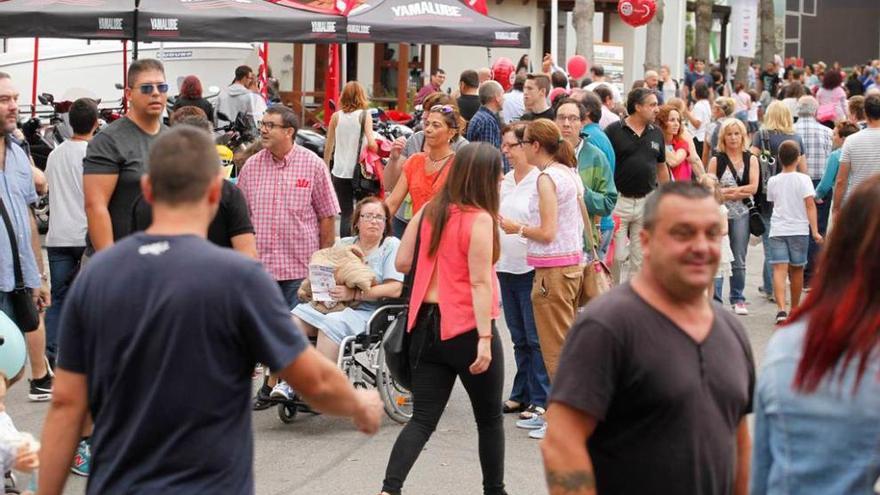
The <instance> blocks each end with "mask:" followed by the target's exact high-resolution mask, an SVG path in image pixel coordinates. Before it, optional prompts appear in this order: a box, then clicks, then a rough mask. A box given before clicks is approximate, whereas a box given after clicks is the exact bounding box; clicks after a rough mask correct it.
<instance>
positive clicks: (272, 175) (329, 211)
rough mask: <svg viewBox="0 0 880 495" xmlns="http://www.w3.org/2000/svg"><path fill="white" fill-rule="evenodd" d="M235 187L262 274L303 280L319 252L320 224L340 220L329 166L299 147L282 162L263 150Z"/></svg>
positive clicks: (249, 160) (280, 278) (245, 168)
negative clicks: (251, 227)
mask: <svg viewBox="0 0 880 495" xmlns="http://www.w3.org/2000/svg"><path fill="white" fill-rule="evenodd" d="M238 187H239V189H241V191H242V193H243V194H244V197H245V199H246V200H247V203H248V209H249V210H250V214H251V220H252V221H253V223H254V231H255V234H256V237H257V251H258V252H259V253H260V260H261V261H262V262H263V265H264V266H265V267H266V270H268V271H269V273H271V274H272V276H273V277H275V280H294V279H302V278H306V277H307V276H308V274H309V259H310V258H311V257H312V254H313V253H314V252H315V251H317V250H318V248H319V242H320V228H319V224H320V220H321V219H322V218H327V217H333V216H336V215H338V214H339V201H337V200H336V193H335V192H334V191H333V186H332V184H331V182H330V171H329V169H328V168H327V165H325V164H324V161H323V160H321V159H320V158H318V155H316V154H314V153H312V152H311V151H309V150H308V149H306V148H304V147H302V146H296V145H294V147H293V149H291V150H290V152H288V153H287V155H286V156H285V157H284V159H282V160H278V159H276V158H275V157H274V156H273V155H272V153H270V152H269V150H262V151H260V152H259V153H257V154H256V155H254V156H252V157H251V158H249V159H248V161H247V163H246V164H245V166H244V168H243V169H242V170H241V175H239V177H238Z"/></svg>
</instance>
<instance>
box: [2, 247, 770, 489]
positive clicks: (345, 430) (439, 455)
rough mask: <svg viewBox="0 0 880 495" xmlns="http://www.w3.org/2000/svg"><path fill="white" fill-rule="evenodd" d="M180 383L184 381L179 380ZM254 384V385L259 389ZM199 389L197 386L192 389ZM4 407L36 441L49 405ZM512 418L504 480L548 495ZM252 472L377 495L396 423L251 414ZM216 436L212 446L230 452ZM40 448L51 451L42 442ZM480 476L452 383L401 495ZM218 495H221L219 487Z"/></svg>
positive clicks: (269, 484) (761, 325) (751, 326)
mask: <svg viewBox="0 0 880 495" xmlns="http://www.w3.org/2000/svg"><path fill="white" fill-rule="evenodd" d="M762 260H763V254H762V250H761V246H760V245H758V246H750V247H749V255H748V258H747V261H748V274H747V277H746V284H747V288H746V297H747V299H748V301H749V311H750V315H749V316H744V317H741V318H740V321H741V322H742V323H743V325H745V326H746V329H747V331H748V334H749V337H750V341H751V344H752V348H753V350H754V353H755V357H756V359H757V360H758V363H759V364H760V361H761V358H762V357H763V354H764V347H765V345H766V343H767V340H768V339H769V337H770V335H771V333H772V331H773V328H774V316H775V315H776V306H775V305H774V304H772V303H770V302H768V301H766V300H765V299H764V298H763V297H762V296H761V295H760V294H759V293H758V290H757V287H758V285H759V282H760V277H761V271H760V270H761V261H762ZM499 323H500V325H499V327H500V330H501V332H500V333H501V335H502V338H503V340H504V344H505V345H504V348H505V353H504V360H505V375H506V384H505V394H506V393H508V392H509V390H510V384H511V382H512V380H513V375H514V372H515V365H514V361H513V348H512V345H511V343H510V339H509V335H508V333H507V332H506V327H505V325H504V323H503V320H502V321H501V322H499ZM181 379H182V380H185V379H186V377H183V376H182V377H181ZM258 384H259V383H258V380H254V387H255V388H256V386H257V385H258ZM193 386H198V384H195V383H194V384H193ZM6 408H7V411H8V412H9V414H10V415H11V417H12V418H13V420H14V421H15V423H16V426H17V427H18V428H19V430H21V431H27V432H31V433H33V434H34V435H35V436H39V435H40V433H41V430H42V425H43V420H44V418H45V415H46V411H47V409H48V403H33V402H29V401H28V399H27V386H26V382H22V383H19V384H17V385H16V386H14V387H12V388H11V389H10V390H9V392H8V395H7V400H6ZM515 422H516V417H515V415H506V416H505V420H504V425H505V436H506V454H505V464H506V466H505V481H506V484H507V490H508V492H509V493H510V494H511V495H521V494H543V493H547V491H546V487H545V484H544V478H543V470H542V464H541V456H540V452H539V450H538V442H537V441H535V440H531V439H529V438H528V436H527V432H526V431H525V430H519V429H517V428H516V427H515ZM253 428H254V466H253V468H254V472H255V478H256V493H257V494H260V495H263V494H279V495H280V494H332V495H336V494H339V495H342V494H345V495H355V494H363V495H375V494H377V493H379V490H380V488H381V486H382V479H383V477H384V472H385V465H386V463H387V461H388V457H389V455H390V453H391V448H392V446H393V444H394V441H395V439H396V438H397V435H398V433H399V432H400V430H401V426H400V425H399V424H397V423H395V422H393V421H392V420H391V419H389V418H387V417H386V418H385V420H384V423H383V425H382V428H381V431H380V432H379V433H378V434H377V435H375V436H373V437H366V436H364V435H361V434H359V433H357V432H356V431H355V430H354V428H353V427H352V425H351V424H350V423H349V422H348V421H347V420H344V419H339V418H332V417H328V416H309V415H304V414H301V415H299V416H297V418H296V419H295V421H294V422H293V423H292V424H283V423H282V422H281V421H280V419H279V418H278V415H277V412H276V409H275V408H272V409H269V410H266V411H260V412H255V413H254V417H253ZM225 440H226V439H223V438H218V439H217V444H216V448H218V449H232V448H235V447H234V446H233V444H232V442H229V441H225ZM43 448H52V446H51V445H43ZM481 480H482V476H481V474H480V464H479V460H478V456H477V433H476V425H475V423H474V420H473V416H472V413H471V408H470V403H469V401H468V398H467V395H466V394H465V392H464V389H463V387H461V385H460V384H457V385H456V388H455V390H454V391H453V394H452V397H451V398H450V401H449V404H448V406H447V408H446V412H445V413H444V415H443V418H442V419H441V420H440V424H439V425H438V427H437V431H436V432H435V433H434V436H433V437H432V438H431V440H430V441H429V442H428V444H427V446H426V447H425V449H424V451H423V452H422V455H421V457H420V458H419V460H418V462H417V463H416V465H415V467H414V468H413V470H412V472H411V473H410V476H409V478H408V480H407V484H406V487H405V488H406V493H408V494H413V495H415V494H418V495H440V494H443V495H451V494H466V495H472V494H480V493H482V489H481V486H482V485H481ZM84 491H85V479H84V478H79V477H77V476H75V475H72V474H71V475H70V477H69V479H68V482H67V487H66V490H65V492H64V493H66V494H80V493H84ZM217 493H223V489H222V487H218V492H217Z"/></svg>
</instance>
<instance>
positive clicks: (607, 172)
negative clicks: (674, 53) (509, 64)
mask: <svg viewBox="0 0 880 495" xmlns="http://www.w3.org/2000/svg"><path fill="white" fill-rule="evenodd" d="M872 67H875V68H876V71H877V72H880V64H877V65H872ZM820 69H821V70H820ZM866 70H867V69H866ZM749 73H750V76H749V78H748V80H747V81H744V82H742V83H738V84H736V85H735V86H734V87H731V84H729V83H725V81H724V80H723V77H722V78H721V79H720V80H719V78H718V77H716V76H718V75H719V74H720V72H717V71H710V72H709V73H707V72H706V66H705V62H704V61H702V60H694V61H693V66H692V67H690V66H689V67H688V70H687V73H686V74H685V75H684V77H683V78H682V79H681V80H676V79H675V78H673V77H672V74H671V72H670V70H669V68H668V67H663V68H661V69H660V71H659V72H655V71H647V72H646V73H645V74H644V77H643V79H641V80H639V81H637V82H636V84H634V87H633V88H632V89H631V90H630V91H628V92H626V91H623V90H622V88H620V87H618V85H617V84H614V83H611V82H610V81H608V80H607V79H606V78H605V74H604V70H603V68H602V67H601V66H599V65H594V66H593V67H592V68H591V69H590V73H589V75H588V76H587V77H585V78H583V79H582V80H574V79H571V78H569V77H568V76H567V75H566V74H565V73H564V72H562V71H561V69H559V68H558V67H555V65H554V64H553V63H552V61H551V60H550V58H549V57H545V59H544V60H543V61H542V67H541V70H538V71H534V70H533V69H532V67H531V64H530V62H529V61H528V59H525V58H524V60H520V63H519V64H518V66H517V70H516V74H515V76H514V77H513V78H512V80H511V79H508V80H495V79H493V78H492V77H493V74H492V72H491V71H488V70H484V69H480V70H467V71H464V72H463V73H462V74H461V75H460V78H459V81H458V86H457V91H455V94H449V93H447V92H444V91H443V90H442V87H443V85H444V83H446V81H447V75H446V73H445V72H444V71H443V70H440V69H437V70H435V71H434V72H433V73H432V74H430V79H429V81H428V84H426V85H425V86H424V88H421V89H420V90H419V91H418V93H417V95H416V100H415V102H414V103H416V104H420V105H422V108H423V109H424V112H423V117H422V122H421V130H419V131H418V132H415V133H414V134H413V135H412V136H410V137H409V138H399V139H397V140H396V141H394V142H393V143H392V144H391V149H390V156H389V158H388V160H387V163H386V164H385V167H384V171H383V174H382V180H383V184H382V189H381V190H380V194H378V195H364V194H360V193H359V192H358V191H359V189H358V188H356V187H354V185H353V180H355V178H356V177H357V176H358V174H359V173H360V167H362V163H361V162H362V156H363V154H364V152H365V151H375V150H376V149H377V143H376V140H375V137H374V133H373V126H374V122H372V117H371V115H370V113H369V111H368V107H369V100H368V98H367V95H366V91H365V89H364V88H363V86H362V85H361V84H359V83H358V82H356V81H352V82H349V83H347V84H346V85H345V87H344V89H343V91H342V93H341V96H340V101H339V102H338V110H337V111H336V112H335V113H334V114H333V116H332V118H331V119H330V124H329V127H328V136H327V143H326V149H325V153H324V156H318V155H317V154H315V153H313V152H312V151H310V150H308V149H306V148H305V147H303V146H300V145H297V144H296V143H295V136H296V134H297V131H298V129H299V128H300V126H301V122H299V119H298V118H297V116H296V114H295V113H294V111H293V110H291V109H290V108H288V107H286V106H284V105H282V104H272V105H266V102H265V101H261V102H260V103H255V101H254V98H255V95H256V93H254V92H253V91H252V86H253V84H254V83H255V78H254V74H253V71H252V70H251V69H250V68H248V67H246V66H242V67H239V68H238V69H236V71H235V77H234V82H233V84H231V85H230V86H229V87H228V88H226V89H224V90H223V92H222V93H221V94H220V95H219V97H218V99H217V101H216V103H215V104H214V105H212V104H211V103H210V102H208V101H206V100H204V99H203V98H201V94H200V93H201V91H200V86H201V84H200V82H199V81H198V78H196V77H195V76H190V77H188V78H186V79H185V80H184V84H183V86H182V88H181V98H179V99H178V100H177V102H176V105H175V110H174V112H173V113H172V114H171V115H170V116H169V117H170V119H169V123H170V128H169V127H166V125H165V123H164V122H163V116H164V113H165V110H166V102H167V92H168V88H169V86H168V84H167V82H166V79H165V72H164V68H163V66H162V64H161V63H160V62H158V61H156V60H150V59H142V60H138V61H136V62H134V63H132V65H131V66H130V68H129V71H128V84H129V87H128V88H126V98H127V100H128V101H129V105H130V109H129V111H128V113H127V115H126V116H124V117H122V118H121V119H119V120H117V121H115V122H113V123H112V124H110V125H108V126H106V127H105V128H103V129H101V130H100V131H98V132H97V133H96V129H97V123H98V110H97V106H96V104H95V102H93V101H91V100H88V99H81V100H77V101H76V102H74V103H73V105H72V107H71V110H70V114H69V119H70V123H71V126H72V128H73V131H74V136H73V138H72V139H71V140H69V141H67V142H65V143H64V144H63V145H62V146H61V147H59V148H58V149H56V150H55V151H53V153H52V155H50V157H49V163H48V166H47V170H46V176H47V179H48V189H49V190H50V191H51V195H50V202H51V203H50V204H51V211H52V215H51V217H50V225H49V232H48V234H47V236H46V240H45V245H46V248H47V251H48V260H49V263H48V267H46V266H43V255H42V244H41V243H42V241H41V239H40V237H39V234H38V232H37V230H36V228H35V224H34V221H33V218H32V215H30V213H29V210H28V205H30V204H33V203H34V202H35V201H36V199H37V187H38V186H39V182H40V175H41V174H40V173H39V171H35V170H34V169H33V167H32V165H31V162H30V160H29V159H28V156H27V150H26V147H24V146H22V145H21V144H20V140H19V139H18V138H17V137H16V136H15V124H16V122H17V116H18V115H17V111H18V109H17V102H16V100H17V97H18V92H17V90H16V86H15V81H12V79H11V78H10V77H9V76H8V75H6V74H3V73H0V124H2V128H0V138H2V139H3V146H0V164H2V165H3V168H2V173H0V186H2V187H0V199H2V203H0V205H3V206H4V208H0V212H2V213H3V217H4V220H5V222H4V227H5V228H4V231H5V232H6V233H8V234H9V235H8V236H7V235H0V264H2V265H0V268H2V269H0V291H2V292H0V311H2V312H3V313H6V314H7V315H9V316H10V317H11V318H13V319H14V320H16V321H17V322H18V324H19V326H21V327H22V328H21V330H22V331H25V332H27V333H26V336H27V342H28V349H29V355H30V361H31V376H32V380H31V381H30V393H29V397H30V398H31V400H49V399H51V400H52V404H51V407H50V409H49V412H48V415H47V417H46V421H45V426H44V431H43V437H42V439H43V445H44V449H42V450H41V452H40V459H41V463H40V493H48V494H54V493H61V491H62V490H63V487H64V484H65V480H66V477H67V473H68V471H73V472H74V473H76V474H79V475H83V476H88V477H89V481H88V492H89V493H122V492H137V491H140V492H155V491H174V492H186V493H197V492H209V491H212V490H215V489H216V487H217V486H224V487H228V491H230V492H233V493H252V492H253V490H254V487H253V472H252V464H253V433H252V431H251V410H253V411H260V410H264V409H266V408H268V407H269V406H270V405H271V404H272V401H273V399H290V398H291V397H293V396H298V397H300V398H302V399H304V400H305V401H306V402H308V404H309V405H310V406H311V407H312V408H313V409H315V410H316V411H322V412H324V413H327V414H333V415H340V416H346V417H350V418H352V419H353V421H354V423H355V425H356V426H357V428H358V429H359V430H361V431H363V432H365V433H368V434H371V433H374V432H375V431H376V430H377V429H378V427H379V423H380V419H381V411H382V409H381V403H380V401H379V398H378V395H377V394H376V393H375V391H365V390H355V389H354V388H353V387H352V385H351V384H350V383H349V381H348V379H347V378H346V376H345V375H344V374H343V373H342V372H341V371H340V369H339V368H338V367H337V366H336V361H337V356H338V355H339V352H340V351H339V348H340V343H341V342H342V341H343V340H344V339H345V338H346V337H351V336H354V335H358V334H361V333H363V332H365V331H366V330H367V329H366V322H367V320H368V319H369V317H370V315H371V314H372V311H373V310H375V308H376V307H377V304H378V303H379V302H380V301H382V300H385V299H388V298H399V297H405V298H406V302H407V303H408V311H407V313H405V314H406V318H407V320H406V330H407V332H409V338H408V340H407V342H409V344H408V345H409V350H408V356H409V361H410V363H411V373H412V376H411V378H410V384H409V385H410V386H409V389H410V390H409V391H410V392H411V394H412V399H411V400H412V407H413V414H412V418H411V420H410V421H409V422H408V423H407V424H406V425H405V426H404V428H403V429H402V430H401V432H400V434H399V435H398V437H397V440H396V442H395V443H394V446H393V448H392V450H391V451H390V454H389V460H388V464H387V468H386V472H385V477H384V480H383V483H382V488H381V493H382V495H399V494H400V493H401V491H402V489H403V486H404V484H405V481H406V479H407V476H408V474H409V472H410V470H411V469H412V468H413V466H414V464H415V463H416V461H417V459H418V457H419V454H420V452H421V451H422V450H423V448H424V446H425V444H426V443H427V442H428V441H429V439H430V437H431V436H432V434H433V433H434V431H435V429H436V426H437V424H438V421H439V420H440V418H441V416H442V415H443V413H444V411H445V409H446V403H447V401H448V400H449V397H450V393H451V391H452V389H453V387H454V385H455V382H456V381H457V380H461V382H462V384H463V385H464V388H465V390H466V391H467V394H468V397H469V399H470V402H471V405H472V408H473V414H474V419H475V422H476V425H477V432H478V436H479V461H480V465H481V468H482V475H483V488H482V490H483V493H485V494H505V493H507V491H506V488H505V483H504V471H505V464H504V460H505V454H504V450H505V447H504V444H505V442H504V437H505V433H504V421H503V418H504V415H505V414H515V415H517V416H518V417H517V421H516V426H517V427H518V428H520V429H522V430H526V431H527V432H528V436H529V437H531V438H535V439H543V442H542V443H541V444H540V445H541V451H542V454H543V459H544V466H545V470H546V479H547V484H548V488H549V491H550V493H551V494H554V495H556V494H563V493H565V494H570V493H577V494H587V493H595V492H599V493H647V492H649V491H656V490H657V487H661V486H662V487H664V488H663V491H664V492H668V493H736V494H745V493H748V492H749V491H751V493H755V494H765V493H779V494H782V493H799V494H801V493H803V494H808V493H816V494H819V493H822V494H826V493H870V491H871V490H873V488H872V487H873V485H874V483H875V481H878V482H880V480H878V478H880V461H878V459H880V455H878V454H880V452H878V445H880V402H878V400H880V359H878V353H880V334H878V332H877V328H878V327H880V286H878V283H880V277H877V276H875V274H877V273H880V264H878V263H880V261H878V259H880V258H878V257H877V256H876V252H877V250H878V248H880V224H878V220H877V219H878V218H880V216H878V213H880V202H878V201H880V175H878V174H880V83H878V84H877V87H876V88H869V89H868V90H867V92H866V94H865V95H864V96H861V95H850V96H849V97H848V99H847V94H848V93H851V92H852V88H851V87H850V86H854V85H851V84H850V81H851V78H844V76H843V74H842V72H841V71H840V70H839V68H835V67H832V68H830V69H829V68H827V67H824V64H822V65H821V66H819V65H817V66H816V68H812V69H811V70H810V71H800V70H799V69H792V70H790V71H786V72H785V73H784V74H782V75H780V74H779V73H778V71H777V68H776V66H775V65H772V66H769V65H768V67H767V68H766V69H765V70H764V71H760V72H758V71H755V70H751V71H750V72H749ZM499 79H502V78H499ZM844 80H846V83H844ZM799 87H800V89H798V88H799ZM240 113H243V114H245V115H248V116H249V117H250V118H252V119H253V120H254V125H255V126H256V127H257V129H258V130H259V151H256V152H255V153H254V154H253V155H252V156H250V157H249V158H248V159H247V161H246V162H245V164H244V165H243V167H241V170H240V172H239V175H238V177H237V181H236V183H235V184H234V185H233V183H232V182H231V181H228V180H225V179H224V178H223V177H222V175H221V173H220V162H219V158H218V156H217V150H216V149H215V145H214V141H213V139H212V138H213V136H212V135H211V131H212V130H213V129H214V127H215V124H216V122H217V120H218V119H223V118H234V116H235V115H238V114H240ZM832 215H833V221H832V222H830V221H829V219H830V218H832ZM751 239H754V240H755V242H752V241H751ZM757 243H763V257H764V259H763V265H764V266H763V270H762V271H763V274H762V280H761V284H760V288H759V292H760V293H761V294H763V296H764V297H766V298H767V299H768V300H770V301H774V302H775V303H776V305H777V314H776V315H775V318H774V319H773V321H772V322H767V323H768V324H774V323H775V324H778V325H780V328H779V329H778V330H776V331H775V334H774V336H773V338H772V339H771V341H770V344H769V346H768V350H767V357H766V358H765V360H764V370H763V371H762V372H761V373H757V372H756V370H755V358H754V356H753V354H752V348H751V344H750V342H749V337H748V335H747V333H746V332H745V330H744V326H743V324H742V321H741V320H740V317H743V316H746V315H748V314H749V310H748V300H747V298H746V290H745V288H746V286H747V284H746V276H747V275H746V259H747V257H748V256H749V248H750V246H754V245H756V244H757ZM332 247H342V248H346V249H349V250H350V251H351V252H354V253H357V255H358V257H359V258H360V259H361V260H362V261H363V264H364V266H365V267H366V269H368V270H369V273H370V274H372V275H373V283H372V285H370V286H369V287H368V288H360V287H350V286H347V285H336V286H335V287H331V288H330V290H329V296H330V297H331V298H332V301H334V303H341V304H342V307H341V308H338V310H337V311H331V312H326V311H321V310H318V309H316V306H315V305H314V304H312V300H311V299H310V294H311V292H309V290H308V288H307V287H304V283H305V282H311V283H312V284H314V282H312V281H311V280H310V264H311V260H312V257H313V256H314V255H315V253H316V252H319V251H320V250H324V249H326V248H332ZM753 253H754V252H753ZM752 256H755V254H752ZM598 262H602V263H607V265H609V266H610V267H611V274H612V277H613V282H614V285H615V287H613V288H611V289H610V290H609V291H608V292H607V293H605V294H603V295H601V296H599V297H594V298H593V300H591V301H589V302H587V299H589V297H587V296H585V294H586V293H587V286H588V284H589V282H588V280H590V279H592V278H593V277H594V276H595V274H593V273H591V270H594V267H596V266H600V265H601V263H598ZM50 279H51V284H50V283H49V280H50ZM725 281H726V282H727V284H725ZM307 285H309V284H306V286H307ZM725 285H727V286H728V293H727V299H726V300H727V303H728V304H727V305H725V304H723V303H724V301H725V299H724V297H723V293H724V287H725ZM50 287H51V290H50ZM28 288H29V289H28ZM30 289H32V293H33V301H32V302H30V304H32V305H35V307H36V309H37V310H39V311H44V310H45V311H46V313H45V324H43V323H42V320H40V322H39V324H38V325H28V326H33V327H34V328H29V327H28V328H25V327H24V326H25V322H26V321H27V320H26V319H25V318H23V317H22V313H21V311H20V308H19V307H18V305H19V303H20V299H18V298H17V296H16V294H17V293H20V292H21V290H30ZM804 293H806V294H807V296H806V298H805V300H804V301H803V302H801V299H803V294H804ZM28 301H30V300H28ZM26 302H27V301H26ZM716 303H722V304H716ZM728 308H729V309H728ZM502 311H503V315H504V321H505V323H506V327H507V329H508V331H509V335H510V340H511V341H512V343H513V356H514V362H515V365H516V373H515V375H514V379H513V384H512V388H511V390H510V391H509V393H508V394H507V395H506V396H505V394H504V390H503V389H504V376H505V375H504V352H505V349H504V347H503V343H502V339H501V338H500V335H499V330H498V327H497V326H496V320H498V319H499V318H500V317H501V314H502ZM309 338H311V339H312V340H313V341H314V344H312V343H310V341H309ZM258 363H261V365H262V366H263V367H265V368H267V369H268V370H270V371H271V374H268V375H267V376H266V378H265V379H264V382H263V384H262V386H260V387H259V388H258V390H257V393H256V396H255V397H253V398H252V399H250V396H251V394H252V385H251V384H252V378H253V376H254V370H255V368H256V367H257V366H258ZM22 374H23V372H22V373H19V374H18V376H14V377H10V376H7V377H4V378H5V382H4V384H5V385H6V386H9V385H11V384H12V383H13V382H15V381H16V380H17V379H18V378H20V376H21V375H22ZM181 377H185V378H181ZM193 384H198V385H197V386H193ZM752 413H754V415H755V427H754V433H750V429H749V427H748V424H747V422H746V417H747V415H749V414H752ZM0 427H5V426H0ZM9 428H14V426H11V422H10V426H9ZM220 438H224V439H226V440H227V441H233V442H234V443H235V445H236V448H234V449H231V450H230V449H216V448H214V445H215V444H216V442H217V441H218V439H220ZM184 446H185V447H184ZM230 452H233V453H232V454H230ZM0 454H2V449H0ZM19 455H21V456H31V457H28V458H27V459H24V458H22V459H23V460H22V461H21V464H22V465H29V463H33V461H32V456H33V452H29V451H27V450H25V451H24V452H20V453H19ZM4 465H5V464H4ZM634 466H636V469H637V471H638V472H639V475H633V469H634ZM792 466H797V469H791V467H792Z"/></svg>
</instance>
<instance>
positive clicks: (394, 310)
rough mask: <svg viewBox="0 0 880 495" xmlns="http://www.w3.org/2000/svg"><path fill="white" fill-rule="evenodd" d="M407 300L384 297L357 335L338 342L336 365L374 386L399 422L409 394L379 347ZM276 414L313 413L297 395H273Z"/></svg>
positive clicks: (356, 382)
mask: <svg viewBox="0 0 880 495" xmlns="http://www.w3.org/2000/svg"><path fill="white" fill-rule="evenodd" d="M406 308H407V304H406V301H404V300H402V299H385V300H382V301H379V307H378V308H376V309H375V310H374V311H373V314H372V315H370V319H369V320H368V321H367V324H366V331H365V332H364V333H361V334H360V335H353V336H348V337H345V338H344V339H343V340H342V342H340V344H339V356H338V357H337V360H336V365H337V366H338V367H339V369H341V370H342V372H343V373H345V374H346V376H348V379H349V380H350V381H351V383H352V385H353V386H354V387H355V388H361V389H370V388H376V389H377V390H378V392H379V397H381V399H382V404H383V405H384V407H385V413H386V414H388V417H390V418H391V419H393V420H394V421H396V422H398V423H401V424H403V423H406V422H407V421H409V419H410V418H411V417H412V394H411V393H410V392H409V390H407V389H406V388H404V387H403V386H401V385H400V384H398V383H397V382H396V381H395V380H394V378H393V377H392V376H391V373H390V372H389V371H388V366H387V365H386V364H385V350H384V349H383V348H382V343H383V342H384V337H385V333H386V331H387V330H388V329H389V328H390V327H391V324H392V323H393V322H394V320H396V319H397V318H398V317H399V316H400V317H402V316H403V315H401V313H402V312H403V311H404V310H406ZM275 402H277V404H278V406H277V407H278V418H279V419H281V421H282V422H283V423H292V422H293V421H294V419H295V418H296V416H297V414H298V413H300V412H305V413H310V414H314V411H312V409H311V408H310V407H309V406H308V404H306V403H305V402H304V401H303V400H302V399H301V398H299V397H298V396H294V397H293V398H291V399H290V400H286V399H283V400H282V399H276V400H275Z"/></svg>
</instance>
